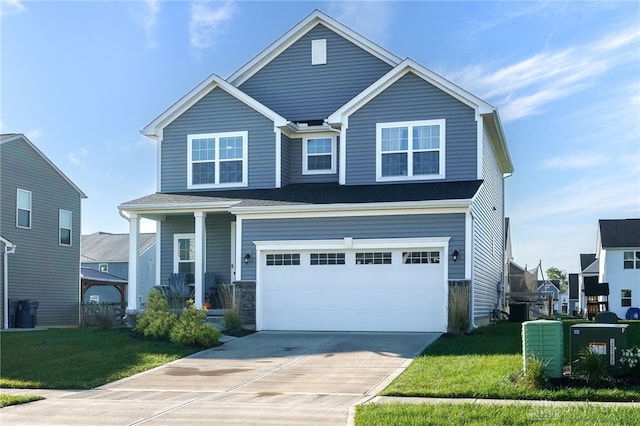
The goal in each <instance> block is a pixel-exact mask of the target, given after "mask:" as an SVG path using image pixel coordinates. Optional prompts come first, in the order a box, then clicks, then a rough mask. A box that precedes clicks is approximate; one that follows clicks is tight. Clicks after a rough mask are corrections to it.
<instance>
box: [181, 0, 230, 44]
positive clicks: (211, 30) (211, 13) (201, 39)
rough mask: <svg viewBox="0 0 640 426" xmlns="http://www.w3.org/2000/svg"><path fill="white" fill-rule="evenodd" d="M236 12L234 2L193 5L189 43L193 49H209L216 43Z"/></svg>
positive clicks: (198, 3)
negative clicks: (224, 26)
mask: <svg viewBox="0 0 640 426" xmlns="http://www.w3.org/2000/svg"><path fill="white" fill-rule="evenodd" d="M234 11H235V6H234V2H233V1H224V2H194V3H191V18H190V20H189V42H190V44H191V47H192V48H195V49H199V50H200V49H207V48H209V47H211V46H213V45H214V44H215V43H216V38H217V37H218V36H219V35H220V34H221V32H222V26H223V25H224V23H226V22H227V21H229V20H230V19H231V18H232V16H233V14H234Z"/></svg>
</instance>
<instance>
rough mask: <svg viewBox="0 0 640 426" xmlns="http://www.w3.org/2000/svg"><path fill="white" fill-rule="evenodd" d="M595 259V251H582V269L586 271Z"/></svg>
mask: <svg viewBox="0 0 640 426" xmlns="http://www.w3.org/2000/svg"><path fill="white" fill-rule="evenodd" d="M595 261H596V254H595V253H580V271H582V272H584V270H585V269H587V268H588V267H589V265H591V264H592V263H593V262H595Z"/></svg>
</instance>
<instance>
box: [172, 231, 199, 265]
mask: <svg viewBox="0 0 640 426" xmlns="http://www.w3.org/2000/svg"><path fill="white" fill-rule="evenodd" d="M190 239H193V244H194V248H195V241H196V234H195V233H193V232H192V233H184V234H173V269H172V271H173V272H174V273H176V272H179V270H180V269H179V266H180V262H179V256H180V246H179V245H178V240H190ZM195 262H196V259H193V264H194V266H195ZM183 263H191V262H183Z"/></svg>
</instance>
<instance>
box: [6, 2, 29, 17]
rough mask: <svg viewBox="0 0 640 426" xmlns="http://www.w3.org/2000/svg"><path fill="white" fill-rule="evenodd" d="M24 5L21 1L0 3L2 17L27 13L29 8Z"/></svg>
mask: <svg viewBox="0 0 640 426" xmlns="http://www.w3.org/2000/svg"><path fill="white" fill-rule="evenodd" d="M22 3H23V2H22V1H21V0H2V1H0V16H9V15H17V14H19V13H22V12H26V10H27V8H26V7H25V5H24V4H22Z"/></svg>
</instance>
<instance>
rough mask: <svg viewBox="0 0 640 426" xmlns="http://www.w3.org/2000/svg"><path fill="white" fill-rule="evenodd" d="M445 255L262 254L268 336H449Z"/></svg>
mask: <svg viewBox="0 0 640 426" xmlns="http://www.w3.org/2000/svg"><path fill="white" fill-rule="evenodd" d="M444 252H445V251H444V249H443V248H437V247H436V248H425V249H416V248H411V249H395V248H394V249H392V250H389V249H368V250H358V249H352V250H326V249H319V250H297V251H296V250H288V251H264V252H261V256H260V268H261V271H260V274H259V276H260V278H259V283H258V285H259V288H260V290H259V292H258V299H259V300H258V306H257V307H258V316H259V324H258V326H259V328H260V329H262V330H317V331H320V330H323V331H446V322H447V315H446V312H447V303H446V300H447V299H446V280H445V274H444V268H445V263H446V262H445V261H444V260H445V259H443V258H442V256H443V253H444Z"/></svg>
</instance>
